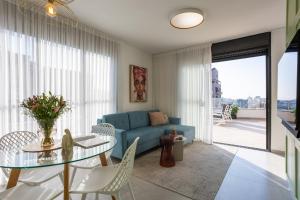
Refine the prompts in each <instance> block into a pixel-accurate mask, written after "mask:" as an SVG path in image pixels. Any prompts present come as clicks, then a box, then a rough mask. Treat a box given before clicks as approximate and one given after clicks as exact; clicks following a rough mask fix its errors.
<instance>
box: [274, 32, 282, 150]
mask: <svg viewBox="0 0 300 200" xmlns="http://www.w3.org/2000/svg"><path fill="white" fill-rule="evenodd" d="M271 45H272V55H271V56H272V61H271V63H272V69H271V72H272V109H271V113H272V118H271V119H272V122H271V123H272V127H271V130H272V134H271V150H272V151H284V149H285V144H284V141H285V138H284V132H285V129H284V127H283V126H282V124H281V120H280V119H279V118H278V117H277V67H278V62H279V60H280V58H281V56H282V54H283V53H284V51H285V28H280V29H276V30H273V31H272V41H271Z"/></svg>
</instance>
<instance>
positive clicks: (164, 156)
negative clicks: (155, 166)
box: [160, 134, 175, 167]
mask: <svg viewBox="0 0 300 200" xmlns="http://www.w3.org/2000/svg"><path fill="white" fill-rule="evenodd" d="M160 145H161V155H160V166H162V167H173V166H175V159H174V156H173V145H174V137H173V136H172V135H171V134H169V135H163V136H161V137H160Z"/></svg>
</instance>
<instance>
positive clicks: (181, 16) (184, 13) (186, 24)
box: [170, 8, 204, 29]
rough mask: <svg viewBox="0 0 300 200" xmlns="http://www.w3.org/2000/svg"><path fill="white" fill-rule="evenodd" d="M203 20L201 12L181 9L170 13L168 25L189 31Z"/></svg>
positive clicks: (192, 9) (193, 9)
mask: <svg viewBox="0 0 300 200" xmlns="http://www.w3.org/2000/svg"><path fill="white" fill-rule="evenodd" d="M203 20H204V17H203V14H202V12H201V10H199V9H195V8H187V9H181V10H178V11H176V12H174V13H172V15H171V17H170V24H171V25H172V26H173V27H175V28H180V29H189V28H193V27H195V26H198V25H200V24H201V23H202V22H203Z"/></svg>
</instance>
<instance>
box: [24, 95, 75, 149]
mask: <svg viewBox="0 0 300 200" xmlns="http://www.w3.org/2000/svg"><path fill="white" fill-rule="evenodd" d="M21 107H22V108H24V110H25V114H26V115H29V116H31V117H32V118H34V119H35V120H36V121H37V123H38V125H39V127H40V129H41V132H42V134H43V135H44V138H43V139H42V142H41V145H42V147H44V148H47V147H49V146H53V145H54V140H53V138H52V132H53V127H54V124H55V122H56V120H57V119H58V118H59V117H60V116H61V115H62V114H63V113H65V112H67V111H69V110H70V109H71V108H70V106H69V104H68V103H67V102H66V101H65V100H64V98H63V97H62V96H55V95H53V94H52V93H51V92H49V94H45V93H43V94H42V95H37V96H33V97H30V98H28V99H25V100H24V101H23V102H22V104H21Z"/></svg>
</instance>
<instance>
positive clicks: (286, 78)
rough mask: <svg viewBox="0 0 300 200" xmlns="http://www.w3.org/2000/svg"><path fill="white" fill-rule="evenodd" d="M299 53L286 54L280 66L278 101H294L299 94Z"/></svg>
mask: <svg viewBox="0 0 300 200" xmlns="http://www.w3.org/2000/svg"><path fill="white" fill-rule="evenodd" d="M296 86H297V53H296V52H290V53H285V54H284V55H283V57H282V58H281V60H280V62H279V64H278V99H279V100H294V99H296V93H297V87H296Z"/></svg>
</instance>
